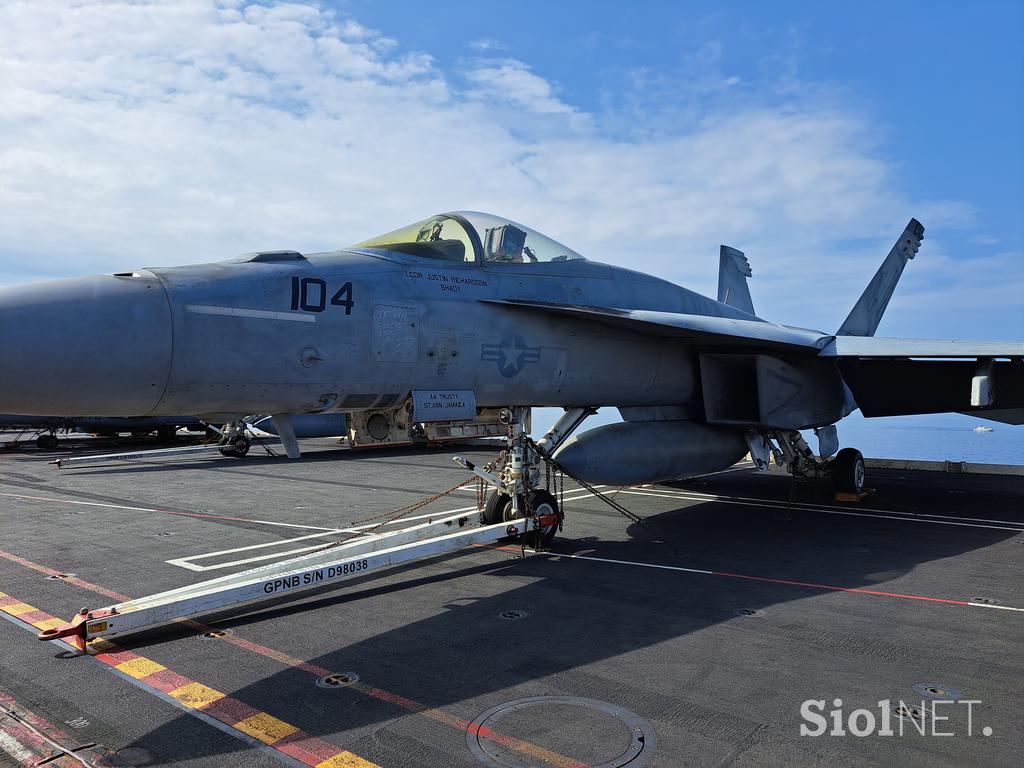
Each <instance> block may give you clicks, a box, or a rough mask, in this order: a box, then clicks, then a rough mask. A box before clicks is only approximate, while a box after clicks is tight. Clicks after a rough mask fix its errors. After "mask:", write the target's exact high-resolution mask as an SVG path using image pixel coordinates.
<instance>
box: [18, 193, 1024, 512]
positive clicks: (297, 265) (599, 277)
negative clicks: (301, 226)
mask: <svg viewBox="0 0 1024 768" xmlns="http://www.w3.org/2000/svg"><path fill="white" fill-rule="evenodd" d="M923 234H924V228H923V227H922V226H921V224H920V223H919V222H918V221H916V220H913V219H912V220H911V221H910V223H909V224H908V225H907V227H906V229H905V230H904V231H903V233H902V234H901V235H900V237H899V239H898V240H897V241H896V244H895V245H894V246H893V248H892V250H891V252H890V253H889V254H888V256H887V257H886V258H885V261H884V262H883V264H882V266H881V267H880V268H879V270H878V272H877V273H876V274H875V276H874V278H873V279H872V280H871V282H870V284H869V285H868V287H867V289H866V290H865V292H864V294H863V296H861V298H860V300H859V301H858V302H857V304H856V305H855V306H854V308H853V310H852V311H851V312H850V315H849V317H848V318H847V319H846V321H845V322H844V323H843V324H842V326H841V327H840V328H839V329H838V331H836V332H835V333H823V332H820V331H813V330H807V329H804V328H796V327H791V326H787V325H780V324H776V323H771V322H766V321H765V320H762V319H760V318H758V317H757V316H756V315H755V312H754V306H753V303H752V302H751V298H750V293H749V290H748V288H747V280H746V279H747V277H749V276H750V274H751V271H750V267H749V264H748V262H747V260H746V258H745V257H744V255H743V254H742V253H741V252H739V251H737V250H734V249H732V248H728V247H725V246H723V247H722V250H721V254H720V273H719V287H718V297H717V299H711V298H707V297H704V296H701V295H699V294H697V293H694V292H693V291H690V290H687V289H685V288H682V287H680V286H677V285H674V284H672V283H669V282H666V281H665V280H660V279H658V278H656V277H652V276H649V275H646V274H642V273H640V272H636V271H633V270H629V269H625V268H621V267H615V266H610V265H607V264H599V263H596V262H593V261H588V260H586V259H584V258H583V257H582V256H581V255H580V254H578V253H576V252H575V251H573V250H571V249H569V248H567V247H566V246H564V245H561V244H560V243H557V242H555V241H554V240H552V239H550V238H548V237H545V236H544V235H542V234H540V233H538V232H535V231H533V230H532V229H530V228H528V227H525V226H522V225H520V224H516V223H514V222H512V221H509V220H507V219H503V218H500V217H497V216H493V215H489V214H483V213H474V212H459V213H448V214H442V215H438V216H433V217H431V218H429V219H426V220H424V221H422V222H418V223H416V224H412V225H410V226H406V227H403V228H401V229H398V230H395V231H394V232H390V233H388V234H385V235H381V236H379V237H375V238H372V239H370V240H366V241H365V242H362V243H359V244H357V245H354V246H352V247H350V248H345V249H342V250H338V251H331V252H326V253H311V254H301V253H298V252H296V251H267V252H260V253H251V254H247V255H244V256H242V257H240V258H237V259H234V260H232V261H224V262H217V263H210V264H200V265H197V266H186V267H172V268H160V269H137V270H132V271H126V272H117V273H115V274H112V275H101V276H95V277H86V278H75V279H69V280H59V281H53V282H44V283H37V284H32V285H26V286H17V287H12V288H3V289H0V359H3V360H4V361H5V365H4V366H3V368H2V369H0V409H2V410H6V411H11V412H16V413H25V414H47V415H60V414H78V413H89V414H96V415H109V416H144V415H145V416H160V415H172V414H180V413H191V414H195V415H197V416H202V417H203V418H204V419H207V420H213V421H215V422H224V421H226V420H231V419H233V418H240V417H241V416H243V415H244V414H252V413H265V414H278V416H276V417H275V420H276V426H277V431H278V433H279V434H280V435H281V436H282V439H284V441H285V445H286V446H290V453H292V455H295V453H296V452H297V448H295V446H294V442H295V441H294V430H293V429H292V427H291V425H290V417H289V416H288V414H301V413H321V414H324V413H342V412H349V413H357V414H359V418H361V419H364V420H366V421H367V423H368V421H369V420H371V419H377V426H378V430H384V429H388V428H390V427H391V426H392V425H394V424H396V423H397V422H402V423H404V424H407V423H408V422H410V421H411V422H416V423H424V422H425V423H430V422H435V421H452V420H460V419H471V418H473V417H474V415H475V414H476V413H477V410H478V409H481V408H486V407H504V408H507V409H508V410H507V414H506V420H507V421H508V422H509V440H510V451H509V452H508V454H507V456H508V464H507V466H505V467H499V468H498V471H497V472H486V471H484V470H482V469H480V468H476V467H470V468H471V469H473V470H474V471H476V472H477V473H478V474H481V475H482V476H486V477H487V479H488V481H489V482H491V483H492V484H493V485H494V486H496V488H497V490H498V493H496V494H495V495H494V496H492V498H493V499H494V501H493V503H489V505H488V507H489V510H490V512H489V513H488V514H490V515H491V516H492V518H493V517H495V516H498V517H497V519H500V516H501V515H505V514H511V513H512V512H516V511H518V509H519V508H520V507H521V505H522V502H523V500H526V502H527V505H526V506H527V509H528V510H534V509H536V508H540V507H543V508H544V509H546V510H547V512H548V513H549V515H550V513H551V508H550V505H551V504H552V502H553V499H552V498H551V496H550V494H546V492H544V491H540V490H539V489H538V469H537V467H538V462H539V461H540V459H541V458H546V459H550V460H552V461H553V462H555V463H556V464H557V465H558V466H559V467H560V468H562V469H563V470H564V471H565V472H567V473H569V474H570V475H571V476H573V477H576V478H579V479H581V480H583V481H585V482H589V483H604V484H616V485H623V484H637V483H651V482H658V481H663V480H669V479H673V478H679V477H683V476H686V475H692V474H697V473H703V472H710V471H714V470H718V469H722V468H724V467H728V466H730V465H731V464H733V463H734V462H735V461H737V460H738V459H740V458H742V457H743V456H744V455H745V454H746V453H748V452H749V453H750V454H751V455H752V458H753V459H754V461H755V463H757V465H758V466H759V467H762V468H767V466H768V463H769V461H770V460H772V459H774V460H775V461H776V462H778V463H780V464H785V465H786V466H788V467H789V468H790V469H791V470H792V471H793V472H795V473H799V474H808V473H814V474H817V473H821V472H828V473H830V474H831V475H832V477H833V480H834V482H835V483H836V484H837V485H839V486H841V487H844V488H847V489H850V490H858V489H861V488H862V487H863V485H864V463H863V459H862V458H861V455H860V454H859V453H858V452H857V451H856V450H855V449H853V448H844V449H843V450H838V448H839V446H838V445H837V439H836V430H835V427H834V425H835V423H836V422H838V421H839V420H840V419H842V418H843V417H844V416H846V415H847V414H849V413H850V412H851V411H853V410H855V409H857V408H860V410H861V411H862V412H863V413H864V415H865V416H888V415H895V414H913V413H934V412H943V411H961V412H966V413H970V414H972V415H976V416H981V417H985V418H992V419H998V420H1003V421H1006V422H1009V423H1015V424H1019V423H1022V422H1024V344H1022V343H1002V342H999V343H997V342H964V341H930V340H913V339H887V338H875V337H874V333H875V330H876V329H877V328H878V324H879V321H880V320H881V318H882V314H883V312H884V311H885V308H886V306H887V304H888V302H889V299H890V297H891V296H892V293H893V290H894V288H895V286H896V282H897V280H898V279H899V277H900V275H901V273H902V271H903V268H904V266H905V265H906V263H907V261H908V260H909V259H912V258H914V255H915V254H916V253H917V250H918V248H919V247H920V244H921V239H922V237H923ZM530 406H560V407H562V408H564V409H566V411H565V415H564V416H563V417H562V418H561V419H560V420H559V421H558V423H557V424H556V425H555V426H554V427H553V428H552V429H551V431H550V432H549V433H548V434H547V435H546V436H545V437H544V438H543V439H541V440H540V441H538V442H536V443H534V442H533V441H531V440H530V439H529V437H528V435H527V434H526V430H525V429H524V428H523V420H524V417H525V414H526V412H527V409H528V408H529V407H530ZM599 406H616V407H618V408H619V410H620V412H621V414H622V417H623V418H624V422H622V423H618V424H610V425H606V426H601V427H598V428H596V429H592V430H589V431H587V432H584V433H582V434H581V435H579V436H578V437H574V438H573V439H571V440H569V439H568V438H569V437H570V434H571V433H572V432H573V431H574V430H575V429H576V427H578V426H579V424H580V423H581V422H582V421H584V420H585V418H586V417H587V415H589V414H591V413H592V412H593V410H594V409H595V408H597V407H599ZM807 429H813V430H815V431H816V433H817V435H818V442H819V451H818V454H817V455H815V453H814V452H813V451H812V450H811V449H810V447H809V446H808V445H807V444H806V442H805V441H804V439H803V438H802V437H801V435H800V432H799V431H798V430H807ZM290 435H291V436H292V439H290V440H289V439H288V438H289V436H290ZM538 494H539V495H538ZM545 505H548V506H545ZM547 519H548V520H550V519H551V518H550V516H549V517H548V518H547Z"/></svg>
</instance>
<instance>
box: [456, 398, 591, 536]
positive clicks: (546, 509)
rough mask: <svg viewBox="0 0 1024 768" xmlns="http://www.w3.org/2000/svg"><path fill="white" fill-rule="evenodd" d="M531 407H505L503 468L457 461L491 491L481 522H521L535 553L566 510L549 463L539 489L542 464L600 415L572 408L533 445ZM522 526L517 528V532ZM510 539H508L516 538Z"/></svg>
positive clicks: (501, 418) (556, 530) (554, 530)
mask: <svg viewBox="0 0 1024 768" xmlns="http://www.w3.org/2000/svg"><path fill="white" fill-rule="evenodd" d="M528 412H529V409H527V408H520V407H516V408H503V409H502V413H501V416H500V420H501V422H502V423H503V424H507V425H508V427H509V431H508V448H507V449H506V450H505V451H504V452H503V453H502V455H501V457H500V459H499V462H500V463H499V464H498V466H497V467H495V468H494V471H493V472H492V471H490V467H491V465H488V468H482V467H477V466H475V465H474V464H473V463H472V462H470V461H467V460H466V459H463V458H461V457H459V456H456V457H454V460H455V461H456V462H458V463H459V464H462V466H464V467H466V469H468V470H469V471H470V472H473V473H474V474H476V475H477V476H478V477H479V478H481V479H482V480H483V481H484V482H485V483H487V484H488V485H490V486H491V487H492V488H493V490H492V491H491V493H490V494H489V495H488V497H487V501H486V503H485V504H484V506H483V510H482V511H481V522H483V523H485V524H487V525H493V524H496V523H501V522H507V521H513V520H519V519H522V520H523V521H524V523H525V526H526V530H525V531H519V530H516V531H514V534H519V533H522V534H523V543H524V544H525V545H526V546H528V547H530V548H532V549H543V548H544V547H546V546H547V545H548V544H550V543H551V540H552V539H554V537H555V534H556V533H558V531H559V530H560V529H561V527H562V519H563V517H564V510H563V509H562V505H561V504H560V503H559V500H558V499H557V498H556V497H555V494H554V493H552V491H553V490H555V486H554V482H553V480H554V478H553V475H552V471H551V470H552V464H551V462H550V461H547V464H546V468H547V470H548V471H547V473H546V480H547V482H546V483H545V485H546V487H543V488H542V487H541V482H540V481H541V471H540V470H541V462H542V461H545V458H544V457H545V456H551V455H552V454H553V453H554V452H555V450H556V449H557V448H558V447H559V446H560V445H561V444H562V443H564V442H565V440H566V439H567V438H568V437H569V436H570V435H571V434H572V433H573V432H574V431H575V430H576V428H577V427H578V426H579V425H580V424H582V423H583V421H584V420H585V419H586V418H587V417H588V416H590V415H592V414H593V413H595V412H596V410H595V409H593V408H570V409H568V410H566V412H565V413H564V414H563V415H562V417H561V418H560V419H559V420H558V421H557V422H556V423H555V425H554V426H553V427H552V428H551V429H550V430H549V431H548V432H547V434H546V435H544V437H543V438H541V439H540V440H539V441H538V442H536V443H534V442H533V441H532V440H531V439H530V436H529V435H528V434H527V433H526V429H525V426H524V425H525V421H526V414H527V413H528ZM519 525H520V524H516V525H515V526H510V527H515V528H518V527H519ZM514 534H510V535H514Z"/></svg>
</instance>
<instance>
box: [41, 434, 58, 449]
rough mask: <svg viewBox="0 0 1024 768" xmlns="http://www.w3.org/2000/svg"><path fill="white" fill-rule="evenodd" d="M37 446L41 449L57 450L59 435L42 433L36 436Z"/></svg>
mask: <svg viewBox="0 0 1024 768" xmlns="http://www.w3.org/2000/svg"><path fill="white" fill-rule="evenodd" d="M36 448H38V449H39V450H40V451H55V450H57V436H56V435H40V436H39V437H37V438H36Z"/></svg>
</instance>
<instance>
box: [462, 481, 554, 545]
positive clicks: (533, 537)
mask: <svg viewBox="0 0 1024 768" xmlns="http://www.w3.org/2000/svg"><path fill="white" fill-rule="evenodd" d="M527 501H528V500H527V498H526V496H520V497H519V506H520V509H525V508H526V505H527ZM529 503H530V509H532V510H533V512H534V514H536V515H538V516H541V515H556V514H558V501H557V500H556V499H555V497H554V496H552V495H551V494H550V493H548V492H547V491H530V493H529ZM514 519H515V515H514V514H513V512H512V497H511V496H509V495H508V494H507V493H498V492H497V491H491V493H490V495H489V496H488V497H487V503H486V504H484V511H483V512H482V513H481V514H480V522H482V523H483V524H484V525H494V524H495V523H504V522H507V521H509V520H514ZM556 533H558V525H557V524H556V525H546V526H544V527H543V528H541V529H540V530H539V531H530V532H529V533H527V534H526V546H528V547H531V548H532V549H542V548H543V547H546V546H547V545H548V544H550V543H551V540H552V539H554V538H555V534H556Z"/></svg>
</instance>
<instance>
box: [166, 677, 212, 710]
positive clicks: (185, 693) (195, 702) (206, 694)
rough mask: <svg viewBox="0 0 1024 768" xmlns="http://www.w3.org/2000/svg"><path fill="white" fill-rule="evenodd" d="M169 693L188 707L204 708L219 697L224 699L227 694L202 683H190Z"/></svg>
mask: <svg viewBox="0 0 1024 768" xmlns="http://www.w3.org/2000/svg"><path fill="white" fill-rule="evenodd" d="M169 695H170V696H173V697H174V698H176V699H177V700H178V701H180V702H181V703H182V704H184V705H185V706H186V707H190V708H191V709H202V708H203V707H206V706H209V705H210V704H213V702H215V701H217V699H223V698H224V696H225V695H226V694H223V693H221V692H220V691H215V690H214V689H213V688H208V687H206V686H205V685H203V684H202V683H189V684H188V685H183V686H181V688H178V689H177V690H174V691H171V692H170V694H169Z"/></svg>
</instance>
